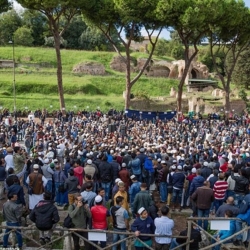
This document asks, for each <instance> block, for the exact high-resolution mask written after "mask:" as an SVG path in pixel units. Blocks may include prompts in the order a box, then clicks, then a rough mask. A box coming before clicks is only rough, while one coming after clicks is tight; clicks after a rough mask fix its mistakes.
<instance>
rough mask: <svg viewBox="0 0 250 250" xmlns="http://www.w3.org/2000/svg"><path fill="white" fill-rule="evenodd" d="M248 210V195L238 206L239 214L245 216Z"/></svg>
mask: <svg viewBox="0 0 250 250" xmlns="http://www.w3.org/2000/svg"><path fill="white" fill-rule="evenodd" d="M249 208H250V194H247V195H246V196H245V197H244V199H243V201H242V202H241V204H240V211H239V213H240V214H245V213H246V212H247V210H248V209H249Z"/></svg>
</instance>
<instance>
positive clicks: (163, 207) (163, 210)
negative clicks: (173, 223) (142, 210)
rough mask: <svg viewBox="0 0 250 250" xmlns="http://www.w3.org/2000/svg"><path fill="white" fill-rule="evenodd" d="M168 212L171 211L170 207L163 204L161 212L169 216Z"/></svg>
mask: <svg viewBox="0 0 250 250" xmlns="http://www.w3.org/2000/svg"><path fill="white" fill-rule="evenodd" d="M168 213H169V207H167V206H162V207H161V214H162V215H163V216H167V215H168Z"/></svg>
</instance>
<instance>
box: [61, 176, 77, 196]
mask: <svg viewBox="0 0 250 250" xmlns="http://www.w3.org/2000/svg"><path fill="white" fill-rule="evenodd" d="M78 185H79V182H78V178H77V177H76V176H70V177H69V178H68V179H67V180H66V181H65V183H64V188H65V189H67V190H68V193H69V194H74V193H77V192H78V191H79V190H78V188H77V186H78Z"/></svg>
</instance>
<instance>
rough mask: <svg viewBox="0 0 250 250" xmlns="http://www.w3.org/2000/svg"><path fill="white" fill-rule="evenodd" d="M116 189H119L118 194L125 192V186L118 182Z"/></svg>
mask: <svg viewBox="0 0 250 250" xmlns="http://www.w3.org/2000/svg"><path fill="white" fill-rule="evenodd" d="M118 187H119V191H120V192H124V191H125V185H124V182H123V181H119V182H118Z"/></svg>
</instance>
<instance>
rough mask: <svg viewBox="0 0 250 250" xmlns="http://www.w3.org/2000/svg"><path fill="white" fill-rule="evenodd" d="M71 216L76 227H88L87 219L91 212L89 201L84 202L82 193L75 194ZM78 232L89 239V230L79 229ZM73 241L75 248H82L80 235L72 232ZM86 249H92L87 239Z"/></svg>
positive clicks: (71, 206)
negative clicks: (82, 230)
mask: <svg viewBox="0 0 250 250" xmlns="http://www.w3.org/2000/svg"><path fill="white" fill-rule="evenodd" d="M68 210H69V216H70V217H71V218H72V223H73V225H74V227H75V228H83V229H86V228H87V224H86V220H87V218H89V219H90V218H91V212H90V209H89V206H88V204H87V203H85V204H84V203H83V199H82V196H81V194H79V193H76V194H74V203H73V204H71V205H70V206H69V209H68ZM77 234H79V235H81V236H82V237H84V238H86V239H88V233H87V232H81V231H77ZM72 237H73V241H74V249H75V250H80V244H79V240H80V238H79V236H77V235H76V234H74V233H73V234H72ZM84 249H86V250H91V248H90V244H89V243H88V242H87V241H84Z"/></svg>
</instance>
